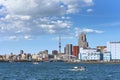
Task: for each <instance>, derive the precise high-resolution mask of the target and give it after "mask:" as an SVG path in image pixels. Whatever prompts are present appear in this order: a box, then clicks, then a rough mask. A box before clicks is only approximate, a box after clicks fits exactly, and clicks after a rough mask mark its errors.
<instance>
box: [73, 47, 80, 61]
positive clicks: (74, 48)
mask: <svg viewBox="0 0 120 80" xmlns="http://www.w3.org/2000/svg"><path fill="white" fill-rule="evenodd" d="M72 55H74V56H75V57H76V58H77V59H78V56H79V46H73V52H72Z"/></svg>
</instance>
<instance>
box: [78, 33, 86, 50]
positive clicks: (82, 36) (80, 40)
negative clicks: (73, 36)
mask: <svg viewBox="0 0 120 80" xmlns="http://www.w3.org/2000/svg"><path fill="white" fill-rule="evenodd" d="M78 46H79V47H80V48H81V47H82V48H88V42H87V39H86V34H84V33H83V32H82V33H81V34H80V35H79V38H78Z"/></svg>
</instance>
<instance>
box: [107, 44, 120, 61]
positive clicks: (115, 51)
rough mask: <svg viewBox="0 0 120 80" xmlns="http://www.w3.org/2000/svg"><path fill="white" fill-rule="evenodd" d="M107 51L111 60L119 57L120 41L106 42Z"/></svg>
mask: <svg viewBox="0 0 120 80" xmlns="http://www.w3.org/2000/svg"><path fill="white" fill-rule="evenodd" d="M107 51H110V52H111V58H112V59H113V60H116V59H120V42H107Z"/></svg>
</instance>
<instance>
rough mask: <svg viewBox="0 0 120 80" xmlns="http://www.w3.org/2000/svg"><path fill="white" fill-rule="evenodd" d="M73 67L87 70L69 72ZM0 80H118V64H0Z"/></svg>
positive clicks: (119, 74)
mask: <svg viewBox="0 0 120 80" xmlns="http://www.w3.org/2000/svg"><path fill="white" fill-rule="evenodd" d="M74 66H85V67H86V68H87V70H86V71H72V70H70V69H71V68H73V67H74ZM0 80H120V64H68V63H64V62H40V63H39V64H36V65H35V64H32V63H30V62H29V63H23V62H22V63H0Z"/></svg>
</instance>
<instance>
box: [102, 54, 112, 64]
mask: <svg viewBox="0 0 120 80" xmlns="http://www.w3.org/2000/svg"><path fill="white" fill-rule="evenodd" d="M110 60H111V52H103V61H106V62H108V61H110Z"/></svg>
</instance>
